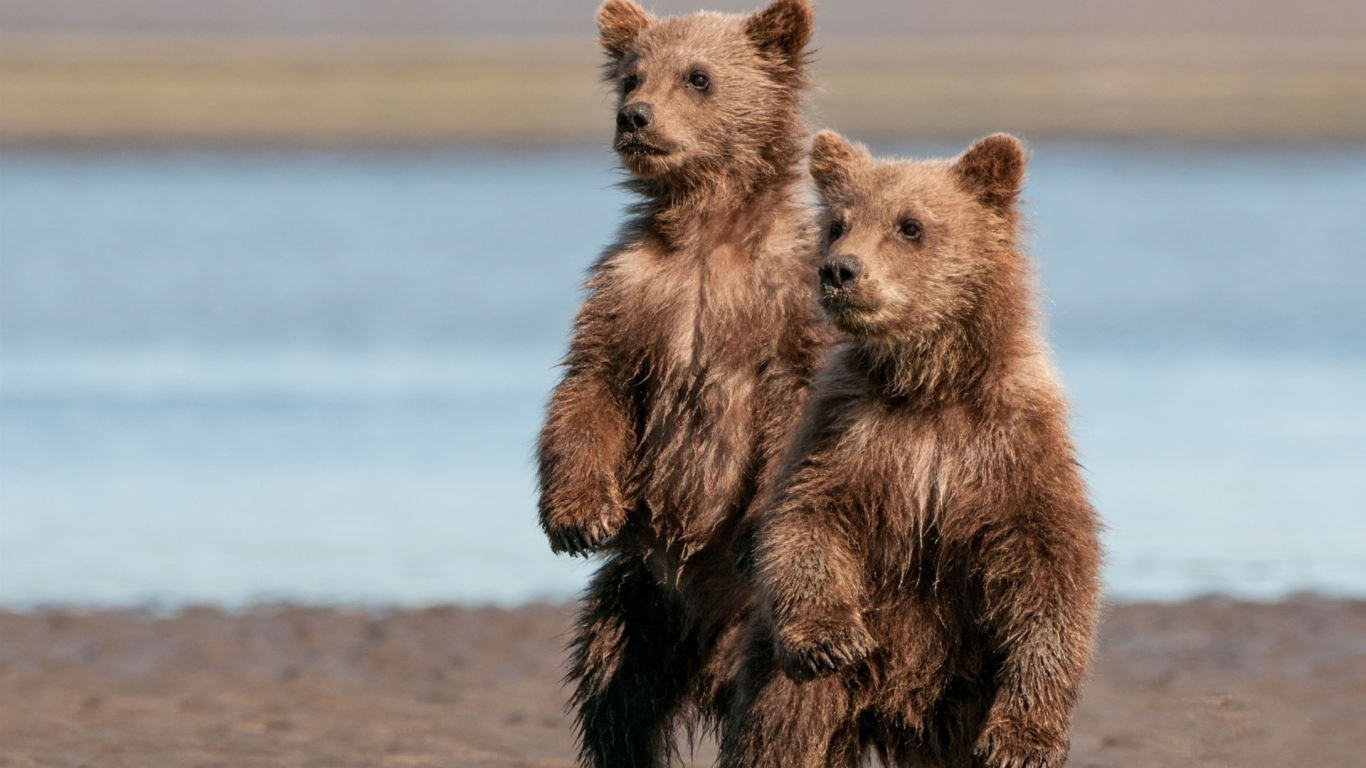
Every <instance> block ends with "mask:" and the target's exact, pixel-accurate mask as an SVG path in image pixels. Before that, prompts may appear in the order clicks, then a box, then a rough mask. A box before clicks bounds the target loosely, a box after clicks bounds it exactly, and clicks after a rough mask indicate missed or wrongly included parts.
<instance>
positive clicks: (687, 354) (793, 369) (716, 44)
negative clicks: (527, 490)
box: [539, 0, 829, 768]
mask: <svg viewBox="0 0 1366 768" xmlns="http://www.w3.org/2000/svg"><path fill="white" fill-rule="evenodd" d="M598 23H599V29H600V34H601V43H602V45H603V47H604V48H605V49H606V51H607V53H608V65H607V71H606V76H607V79H608V80H609V82H612V83H614V84H615V85H616V86H617V89H618V94H619V97H620V102H619V108H620V112H619V114H618V120H617V136H616V142H615V147H616V150H617V152H618V154H619V155H620V157H621V160H622V162H623V164H624V165H625V166H626V168H627V169H629V170H630V171H631V172H632V173H633V175H634V178H633V179H632V180H631V181H629V182H627V185H628V187H629V188H630V189H632V190H633V191H635V192H636V193H637V194H638V195H639V196H640V200H641V201H640V203H639V204H638V205H637V206H636V207H635V208H634V210H633V212H632V215H631V218H630V220H629V221H628V222H627V224H626V226H625V227H624V229H623V231H622V234H621V237H620V240H619V242H618V243H617V244H616V245H614V246H613V247H612V248H610V249H609V250H608V251H607V253H606V254H605V255H604V256H603V257H602V258H601V259H600V260H599V261H598V263H597V264H596V265H595V266H594V267H593V270H592V272H591V275H590V279H589V281H588V285H587V287H588V297H587V299H586V301H585V302H584V305H583V307H582V309H581V310H580V312H579V315H578V318H577V319H576V320H575V337H574V339H573V342H572V344H571V347H570V350H569V354H568V357H567V359H566V362H565V365H566V367H567V370H566V372H565V375H564V379H563V380H562V381H561V382H560V384H559V385H558V386H557V387H556V389H555V391H554V393H553V394H552V396H551V401H550V404H549V407H548V412H547V417H546V423H545V426H544V429H543V431H542V433H541V439H540V446H539V456H540V517H541V525H542V527H543V528H544V529H545V532H546V534H547V536H548V537H549V538H550V541H551V546H552V548H553V549H554V550H555V551H557V552H568V553H570V554H585V553H588V552H592V551H601V552H603V553H605V555H606V560H605V562H604V563H603V565H602V567H601V569H600V570H599V572H598V573H597V574H596V576H595V577H594V578H593V580H592V583H591V585H590V586H589V588H588V592H587V594H586V596H585V599H584V603H583V609H582V613H581V615H580V617H579V620H578V623H577V626H576V630H575V636H574V638H573V640H572V643H571V650H572V657H571V668H570V670H569V679H570V681H571V682H572V683H573V684H574V685H575V692H574V699H573V701H574V704H575V706H576V707H577V709H578V712H577V715H578V724H579V730H580V741H581V745H582V750H581V758H582V762H583V763H584V764H585V765H594V766H612V768H618V767H621V766H628V767H629V766H655V765H661V764H663V763H665V762H667V761H668V760H669V758H670V756H671V755H672V752H673V749H674V739H673V732H674V729H675V726H676V725H680V724H681V725H685V726H687V727H688V728H689V729H690V730H691V729H692V728H693V727H694V726H696V725H697V724H698V723H699V722H703V723H708V724H711V725H714V724H715V723H716V722H717V721H718V720H719V718H720V717H721V716H723V715H724V713H725V712H726V711H727V710H728V704H727V697H728V695H729V691H730V689H731V684H732V682H733V679H734V675H735V673H736V670H737V669H738V663H739V658H740V650H739V645H738V643H739V640H738V638H739V637H740V635H741V630H742V627H743V624H744V622H743V619H744V616H745V615H746V612H747V610H748V606H749V602H750V591H749V589H748V587H747V586H746V582H745V581H744V580H743V579H742V578H741V577H740V575H739V574H738V573H737V572H736V570H735V567H734V565H733V562H732V555H731V541H732V539H733V537H734V531H735V526H736V523H737V521H738V520H739V519H740V518H741V517H742V516H743V514H744V512H745V511H746V510H747V508H748V507H749V506H750V504H751V503H752V501H753V497H754V495H755V489H756V488H757V487H759V486H760V484H761V483H762V482H763V480H762V478H761V475H763V474H764V473H765V472H768V471H771V468H772V467H773V466H774V465H775V464H776V461H775V457H776V456H777V454H778V452H779V451H780V450H781V446H782V445H783V444H784V442H785V436H786V435H787V434H789V433H790V431H791V430H792V429H793V428H795V421H796V419H797V417H798V415H799V413H800V410H801V405H802V398H803V393H804V392H805V389H806V386H807V384H808V383H809V380H810V377H811V375H812V374H813V372H814V370H815V368H816V367H817V366H818V364H819V359H820V355H821V352H822V350H823V349H824V348H825V347H826V345H827V344H828V342H829V337H828V333H829V332H828V331H827V330H826V326H825V324H824V323H823V322H822V321H821V318H820V314H819V310H818V307H817V305H816V302H815V301H814V300H813V296H812V292H811V289H812V286H813V285H814V284H815V277H814V276H815V269H816V266H817V264H816V258H817V256H816V249H815V242H816V240H817V235H816V233H815V227H814V224H813V220H814V215H813V212H812V211H810V210H809V207H808V206H807V205H806V204H805V203H804V202H803V200H802V198H803V189H804V186H803V185H804V175H803V173H802V159H803V155H804V145H805V139H804V135H805V132H804V128H803V125H802V122H801V119H800V108H801V103H802V89H803V88H804V86H805V77H804V74H803V71H804V65H805V61H804V56H805V54H804V53H803V50H804V48H805V46H806V44H807V42H808V39H809V37H810V33H811V23H812V15H811V8H810V6H809V4H808V3H807V2H806V1H805V0H778V2H775V3H774V4H773V5H771V6H769V7H768V8H766V9H765V10H763V11H760V12H758V13H756V14H753V15H749V16H738V15H722V14H716V13H701V14H696V15H693V16H686V17H674V18H665V19H658V20H657V19H654V18H652V17H650V16H649V15H647V14H646V13H645V12H644V11H643V10H641V9H640V8H639V7H638V6H636V5H635V4H634V3H631V2H629V0H608V2H606V3H605V4H603V6H602V7H601V9H600V10H599V12H598ZM699 718H700V719H699Z"/></svg>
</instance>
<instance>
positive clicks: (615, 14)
mask: <svg viewBox="0 0 1366 768" xmlns="http://www.w3.org/2000/svg"><path fill="white" fill-rule="evenodd" d="M653 21H654V19H653V18H652V17H651V16H650V14H648V13H646V12H645V9H644V8H641V7H640V6H639V5H636V4H635V3H633V2H631V0H607V2H605V3H603V4H602V5H601V6H599V7H598V44H599V45H601V46H602V47H603V49H604V50H606V51H607V55H608V56H611V57H612V58H614V59H621V58H625V56H626V54H627V53H628V52H629V51H630V50H631V46H632V45H634V44H635V42H636V38H637V37H639V36H640V33H641V32H643V31H645V28H646V27H648V26H650V23H651V22H653Z"/></svg>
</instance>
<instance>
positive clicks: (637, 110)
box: [617, 101, 655, 133]
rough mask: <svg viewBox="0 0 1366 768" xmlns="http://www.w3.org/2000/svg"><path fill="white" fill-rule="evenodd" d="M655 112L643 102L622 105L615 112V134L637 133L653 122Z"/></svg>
mask: <svg viewBox="0 0 1366 768" xmlns="http://www.w3.org/2000/svg"><path fill="white" fill-rule="evenodd" d="M654 119H655V110H654V107H652V106H650V105H649V104H647V103H646V102H643V101H635V102H632V103H630V104H626V105H624V106H623V107H622V108H621V110H620V111H618V112H617V133H639V132H641V131H644V130H646V129H647V128H649V127H650V124H651V123H653V122H654Z"/></svg>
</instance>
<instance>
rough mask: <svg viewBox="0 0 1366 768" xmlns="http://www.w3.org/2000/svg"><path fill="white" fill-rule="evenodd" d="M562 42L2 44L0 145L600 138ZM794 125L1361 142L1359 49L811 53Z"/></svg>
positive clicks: (1184, 41)
mask: <svg viewBox="0 0 1366 768" xmlns="http://www.w3.org/2000/svg"><path fill="white" fill-rule="evenodd" d="M598 64H599V57H598V52H597V51H596V49H595V48H594V47H593V46H592V43H591V40H585V39H579V38H568V37H505V36H504V37H489V38H479V39H472V38H440V37H296V38H280V37H272V38H221V37H218V38H173V37H98V36H96V37H91V36H56V37H54V36H22V35H8V36H7V37H6V41H5V46H4V49H3V51H0V104H3V105H4V106H3V108H0V148H46V149H55V150H63V149H118V148H154V147H174V148H296V147H297V148H314V147H316V148H338V149H367V148H374V149H378V148H408V147H411V148H437V147H474V146H481V147H503V148H512V149H516V148H526V147H565V146H590V145H600V144H601V143H602V142H603V141H605V137H606V136H607V135H609V134H610V131H611V123H610V103H611V95H610V93H609V92H608V89H607V88H606V87H605V86H604V85H602V84H601V83H600V82H599V81H598ZM814 71H815V77H816V80H817V82H818V83H819V84H820V88H819V90H818V91H817V92H816V93H815V94H814V95H813V99H812V116H813V122H814V123H817V124H821V125H830V126H834V127H837V128H839V129H840V130H842V131H845V132H847V133H850V134H852V135H854V136H857V137H859V138H862V139H865V140H871V141H905V140H924V141H940V140H951V141H959V140H962V139H965V138H967V137H971V136H975V135H979V134H982V133H985V132H988V131H994V130H1008V131H1014V132H1017V133H1020V134H1023V135H1025V136H1028V137H1030V138H1033V139H1036V140H1051V139H1083V140H1140V141H1146V140H1175V141H1192V142H1199V143H1213V144H1241V143H1325V142H1327V143H1334V142H1348V143H1357V142H1362V141H1366V38H1360V37H1345V38H1197V37H1185V38H1138V37H1131V38H1002V37H971V38H925V39H909V40H875V39H869V40H854V39H836V40H828V41H824V42H822V43H821V44H820V50H819V51H818V53H817V55H816V57H815V64H814Z"/></svg>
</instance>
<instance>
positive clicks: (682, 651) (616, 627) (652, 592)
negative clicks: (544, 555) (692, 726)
mask: <svg viewBox="0 0 1366 768" xmlns="http://www.w3.org/2000/svg"><path fill="white" fill-rule="evenodd" d="M699 658H700V654H699V653H698V651H697V644H696V639H695V637H694V636H693V634H692V633H691V632H689V631H688V622H687V621H686V618H685V616H684V613H683V606H682V605H680V604H679V602H678V598H677V595H676V594H674V593H671V592H666V591H665V590H663V589H661V588H660V587H659V585H658V584H657V583H656V582H655V581H654V579H653V578H652V577H651V576H650V574H649V571H648V570H647V568H646V567H645V565H644V563H642V562H641V561H640V560H639V559H638V558H635V557H623V556H615V557H613V558H611V559H609V560H608V561H607V562H606V563H605V564H604V565H603V567H602V569H601V570H599V571H598V573H597V574H596V575H595V576H594V577H593V581H592V582H591V583H590V585H589V587H588V590H587V592H586V594H585V595H584V602H583V608H582V610H581V612H580V614H579V617H578V621H577V623H576V625H575V627H574V637H573V640H572V641H571V642H570V662H569V674H568V675H567V677H566V680H567V681H568V682H570V683H571V684H573V685H574V694H573V698H572V701H571V704H572V706H574V707H575V708H576V710H577V711H576V720H577V724H578V730H579V747H580V754H579V763H580V765H582V766H584V768H666V766H668V765H670V757H671V756H672V755H673V754H674V752H675V747H674V743H673V740H672V738H673V725H674V722H675V719H676V717H677V715H678V713H679V711H680V709H683V703H684V700H685V697H686V695H687V692H688V691H689V690H690V689H691V688H692V684H693V681H694V679H695V678H696V676H697V670H698V665H699Z"/></svg>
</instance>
